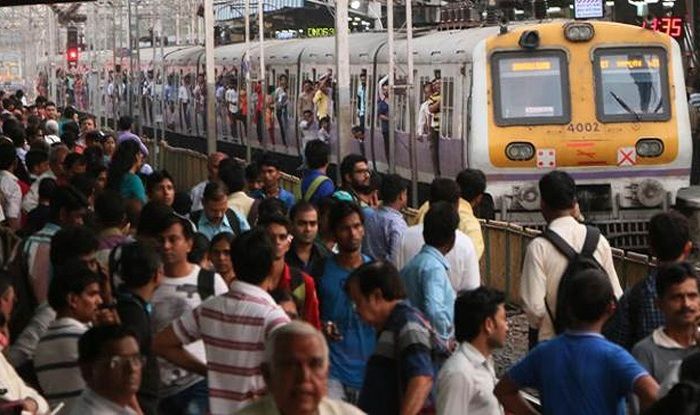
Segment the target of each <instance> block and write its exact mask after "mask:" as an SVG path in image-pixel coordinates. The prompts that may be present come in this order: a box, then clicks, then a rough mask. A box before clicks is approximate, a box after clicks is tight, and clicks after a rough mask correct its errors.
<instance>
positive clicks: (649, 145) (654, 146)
mask: <svg viewBox="0 0 700 415" xmlns="http://www.w3.org/2000/svg"><path fill="white" fill-rule="evenodd" d="M635 147H636V151H637V155H638V156H639V157H659V156H660V155H661V153H663V152H664V143H663V142H662V141H661V140H659V139H656V138H643V139H641V140H639V141H637V145H636V146H635Z"/></svg>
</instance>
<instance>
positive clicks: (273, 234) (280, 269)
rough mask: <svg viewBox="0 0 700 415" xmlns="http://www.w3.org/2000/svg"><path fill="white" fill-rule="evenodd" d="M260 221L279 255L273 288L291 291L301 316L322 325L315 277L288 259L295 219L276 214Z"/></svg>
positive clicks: (274, 269) (275, 260)
mask: <svg viewBox="0 0 700 415" xmlns="http://www.w3.org/2000/svg"><path fill="white" fill-rule="evenodd" d="M258 225H260V226H262V227H263V228H264V229H265V232H267V235H268V237H269V238H270V240H271V241H272V244H273V246H274V252H275V255H274V260H273V263H272V268H271V269H270V276H271V278H270V279H271V280H272V281H276V282H277V284H273V285H272V286H274V287H276V288H275V289H274V290H273V291H277V290H281V291H287V292H288V293H289V294H291V297H292V299H293V300H294V303H295V304H296V307H297V313H298V314H299V317H300V318H301V319H302V320H304V321H306V322H308V323H310V324H311V325H312V326H314V327H316V328H317V329H320V327H321V320H320V317H319V311H318V297H317V295H316V284H315V283H314V279H313V278H311V276H310V275H308V274H306V273H305V272H303V271H301V270H300V269H298V268H295V267H290V266H289V265H288V264H287V263H286V261H285V255H286V254H287V251H289V247H290V245H291V242H292V236H291V234H290V230H291V227H292V224H291V222H290V221H289V219H288V218H287V217H286V216H283V215H275V214H273V215H266V216H262V217H260V218H259V219H258Z"/></svg>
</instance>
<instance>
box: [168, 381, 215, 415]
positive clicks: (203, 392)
mask: <svg viewBox="0 0 700 415" xmlns="http://www.w3.org/2000/svg"><path fill="white" fill-rule="evenodd" d="M159 412H160V413H162V414H168V415H200V414H206V413H208V412H209V387H208V386H207V380H206V379H202V380H200V381H199V382H197V383H195V384H194V385H192V386H190V387H189V388H187V389H184V390H182V391H180V392H178V393H176V394H175V395H171V396H168V397H166V398H163V399H161V400H160V404H159Z"/></svg>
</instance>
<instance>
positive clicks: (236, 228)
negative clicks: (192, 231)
mask: <svg viewBox="0 0 700 415" xmlns="http://www.w3.org/2000/svg"><path fill="white" fill-rule="evenodd" d="M202 213H204V210H202V209H200V210H196V211H194V212H192V213H190V220H191V221H192V223H194V226H195V227H196V226H198V224H199V219H200V218H201V217H202ZM226 219H228V224H229V225H230V226H231V229H233V234H234V235H236V236H238V235H240V234H241V221H240V220H239V219H238V215H236V212H234V211H233V210H231V209H226Z"/></svg>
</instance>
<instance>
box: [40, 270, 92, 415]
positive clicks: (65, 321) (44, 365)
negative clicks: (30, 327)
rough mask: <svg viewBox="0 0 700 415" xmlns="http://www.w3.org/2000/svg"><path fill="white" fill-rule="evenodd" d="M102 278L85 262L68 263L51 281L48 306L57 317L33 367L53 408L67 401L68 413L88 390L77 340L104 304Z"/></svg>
mask: <svg viewBox="0 0 700 415" xmlns="http://www.w3.org/2000/svg"><path fill="white" fill-rule="evenodd" d="M99 283H100V277H99V275H98V274H96V273H95V272H93V271H91V270H90V269H89V268H88V267H87V266H86V265H85V264H83V263H82V262H80V261H75V262H73V263H71V264H68V265H66V266H65V267H64V268H62V269H61V271H60V272H58V273H57V275H56V276H55V277H54V278H53V279H52V280H51V285H50V287H49V296H48V297H49V298H48V300H49V305H50V306H51V307H52V308H53V309H54V310H56V320H54V321H53V323H51V325H49V328H48V330H47V331H46V333H44V335H43V336H42V337H41V339H40V340H39V345H38V346H37V348H36V354H35V356H34V369H35V371H36V375H37V378H38V379H39V385H40V386H41V389H42V390H43V392H44V396H45V397H46V399H47V400H48V401H49V404H50V405H51V406H52V407H55V406H56V405H58V404H59V403H60V402H63V403H65V404H66V409H65V411H66V412H70V409H71V406H72V405H73V404H74V403H75V400H76V399H77V398H78V396H80V394H81V393H82V391H83V389H85V382H84V381H83V378H82V376H81V375H80V369H79V367H78V340H79V339H80V336H82V334H83V333H85V332H86V331H87V330H88V324H89V323H90V322H91V321H93V319H94V318H95V316H96V313H97V309H98V307H99V305H100V304H102V297H101V296H100V284H99Z"/></svg>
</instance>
